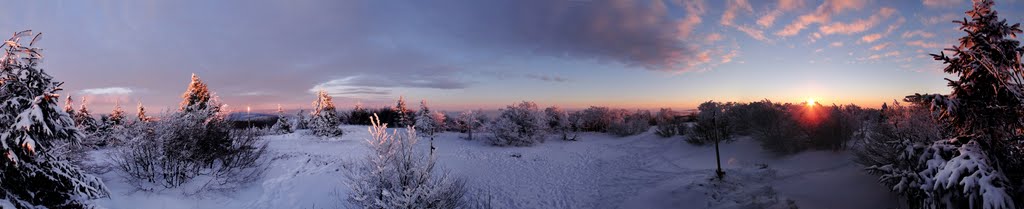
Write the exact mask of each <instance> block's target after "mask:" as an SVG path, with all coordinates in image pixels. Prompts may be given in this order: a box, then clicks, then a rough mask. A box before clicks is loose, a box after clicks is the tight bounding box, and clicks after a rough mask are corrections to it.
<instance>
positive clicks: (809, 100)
mask: <svg viewBox="0 0 1024 209" xmlns="http://www.w3.org/2000/svg"><path fill="white" fill-rule="evenodd" d="M814 103H815V102H814V98H807V106H814Z"/></svg>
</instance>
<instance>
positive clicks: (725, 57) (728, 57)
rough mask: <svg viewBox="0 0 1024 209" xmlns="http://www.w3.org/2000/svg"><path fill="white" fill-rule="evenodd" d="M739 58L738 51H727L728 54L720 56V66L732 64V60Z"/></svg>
mask: <svg viewBox="0 0 1024 209" xmlns="http://www.w3.org/2000/svg"><path fill="white" fill-rule="evenodd" d="M736 56H739V51H738V50H732V51H729V53H727V54H725V55H722V62H721V63H722V64H725V63H729V62H732V58H734V57H736Z"/></svg>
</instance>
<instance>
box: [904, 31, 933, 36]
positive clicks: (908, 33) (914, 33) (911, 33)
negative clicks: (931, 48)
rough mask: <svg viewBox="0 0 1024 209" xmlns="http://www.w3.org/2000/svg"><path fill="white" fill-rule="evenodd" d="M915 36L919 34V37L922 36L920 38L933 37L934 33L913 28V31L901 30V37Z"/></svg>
mask: <svg viewBox="0 0 1024 209" xmlns="http://www.w3.org/2000/svg"><path fill="white" fill-rule="evenodd" d="M915 36H919V37H922V38H931V37H935V34H934V33H929V32H925V31H923V30H915V31H907V32H903V35H902V37H903V38H913V37H915Z"/></svg>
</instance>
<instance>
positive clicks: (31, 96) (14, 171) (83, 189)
mask: <svg viewBox="0 0 1024 209" xmlns="http://www.w3.org/2000/svg"><path fill="white" fill-rule="evenodd" d="M32 34H33V33H32V31H22V32H18V33H15V34H14V37H12V38H10V39H7V40H6V41H5V42H3V43H0V48H2V49H3V52H0V53H2V56H0V101H2V102H0V207H3V208H87V207H91V206H90V205H88V199H94V198H100V197H105V196H107V195H108V192H107V190H106V188H105V187H106V186H104V184H103V182H102V181H101V180H100V179H99V178H97V177H95V176H91V175H88V174H86V173H85V172H83V171H81V170H79V168H78V167H76V166H75V165H74V164H72V163H69V162H68V161H64V160H62V158H63V157H67V156H66V155H63V157H61V156H57V155H55V154H59V153H51V151H52V150H53V148H59V147H63V146H69V145H70V146H74V145H76V144H77V143H79V137H80V136H81V135H80V132H79V130H78V129H77V128H75V125H74V121H73V119H72V117H71V116H70V115H68V112H67V111H63V110H61V109H60V107H58V106H57V102H58V100H59V98H60V95H58V94H57V92H58V91H60V90H61V88H60V86H61V84H62V83H61V82H57V81H54V79H53V77H52V76H50V75H49V74H47V73H46V72H44V71H43V70H42V69H39V68H38V67H39V66H38V64H39V63H40V62H41V60H42V55H41V54H40V53H39V52H40V50H39V49H38V48H35V47H34V46H33V45H34V44H35V42H36V40H37V39H38V38H39V35H35V36H34V37H33V38H32V41H31V42H29V44H28V45H22V44H23V42H22V41H21V38H24V37H30V36H33V35H32Z"/></svg>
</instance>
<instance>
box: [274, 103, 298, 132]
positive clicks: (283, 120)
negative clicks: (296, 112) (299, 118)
mask: <svg viewBox="0 0 1024 209" xmlns="http://www.w3.org/2000/svg"><path fill="white" fill-rule="evenodd" d="M270 131H272V132H274V133H276V134H287V133H292V132H295V130H294V129H292V122H291V121H288V118H287V117H285V116H284V108H281V105H277V122H275V123H274V126H271V127H270Z"/></svg>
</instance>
